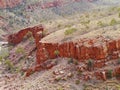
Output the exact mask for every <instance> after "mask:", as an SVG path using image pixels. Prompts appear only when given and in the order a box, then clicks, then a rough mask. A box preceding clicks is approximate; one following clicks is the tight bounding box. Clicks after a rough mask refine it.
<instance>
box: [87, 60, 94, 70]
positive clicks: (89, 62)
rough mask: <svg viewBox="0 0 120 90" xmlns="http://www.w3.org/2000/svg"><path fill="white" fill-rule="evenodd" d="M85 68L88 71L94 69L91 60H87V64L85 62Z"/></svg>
mask: <svg viewBox="0 0 120 90" xmlns="http://www.w3.org/2000/svg"><path fill="white" fill-rule="evenodd" d="M87 67H88V70H90V71H91V70H92V69H93V68H94V62H93V60H91V59H90V60H88V62H87Z"/></svg>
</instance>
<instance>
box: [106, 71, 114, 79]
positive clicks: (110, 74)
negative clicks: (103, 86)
mask: <svg viewBox="0 0 120 90" xmlns="http://www.w3.org/2000/svg"><path fill="white" fill-rule="evenodd" d="M112 73H113V70H108V71H107V73H106V76H107V78H108V79H110V78H112Z"/></svg>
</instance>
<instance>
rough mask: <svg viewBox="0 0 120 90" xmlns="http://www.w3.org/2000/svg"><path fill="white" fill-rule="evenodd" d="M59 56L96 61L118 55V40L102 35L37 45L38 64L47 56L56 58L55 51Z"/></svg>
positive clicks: (119, 46) (114, 57)
mask: <svg viewBox="0 0 120 90" xmlns="http://www.w3.org/2000/svg"><path fill="white" fill-rule="evenodd" d="M56 50H57V51H59V56H60V57H69V58H75V59H77V60H79V61H86V60H89V59H93V60H95V61H96V63H97V62H98V61H99V62H100V61H102V60H105V59H107V60H110V59H116V58H118V57H119V50H120V40H119V39H117V40H112V39H111V40H109V39H107V38H103V37H96V38H93V39H83V40H77V41H75V42H73V41H70V42H64V43H62V44H60V43H59V42H58V43H44V42H43V43H42V42H40V45H39V47H38V51H37V62H38V64H40V63H41V62H42V61H45V60H47V59H49V58H56V54H55V51H56Z"/></svg>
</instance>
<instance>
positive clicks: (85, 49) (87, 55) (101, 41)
mask: <svg viewBox="0 0 120 90" xmlns="http://www.w3.org/2000/svg"><path fill="white" fill-rule="evenodd" d="M28 32H31V33H32V35H33V37H34V39H35V42H36V47H37V53H36V66H35V67H34V68H33V69H29V70H28V73H27V76H28V75H30V74H31V72H34V71H36V70H37V71H38V70H41V69H42V68H43V67H42V64H43V63H44V62H45V61H47V60H48V59H54V58H57V57H58V56H59V57H68V58H74V59H77V60H78V61H81V62H85V63H86V61H87V60H89V59H93V60H94V67H96V68H101V67H103V66H105V63H106V62H107V61H109V60H112V59H118V58H119V54H120V39H119V38H118V39H108V38H105V37H102V36H99V37H94V38H91V39H90V38H82V39H81V38H80V39H77V40H71V41H65V42H59V41H57V42H54V39H53V40H52V41H51V42H49V40H48V41H44V40H43V39H44V38H43V34H42V32H43V27H42V26H35V27H30V28H26V29H23V30H21V31H19V32H18V33H15V34H13V35H10V36H9V37H8V42H9V43H13V44H18V43H20V42H21V41H22V40H23V39H24V38H25V36H26V35H27V33H28ZM46 37H47V36H46ZM42 38H43V39H42ZM41 39H42V40H41ZM56 52H57V53H56ZM56 54H57V55H56ZM117 71H119V70H117ZM104 79H105V77H104Z"/></svg>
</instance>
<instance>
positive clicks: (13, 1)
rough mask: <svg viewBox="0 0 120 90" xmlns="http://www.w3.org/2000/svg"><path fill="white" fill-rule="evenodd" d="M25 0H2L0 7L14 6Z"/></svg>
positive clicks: (0, 0)
mask: <svg viewBox="0 0 120 90" xmlns="http://www.w3.org/2000/svg"><path fill="white" fill-rule="evenodd" d="M22 1H23V0H0V8H13V7H15V6H17V5H18V4H20V3H21V2H22Z"/></svg>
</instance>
